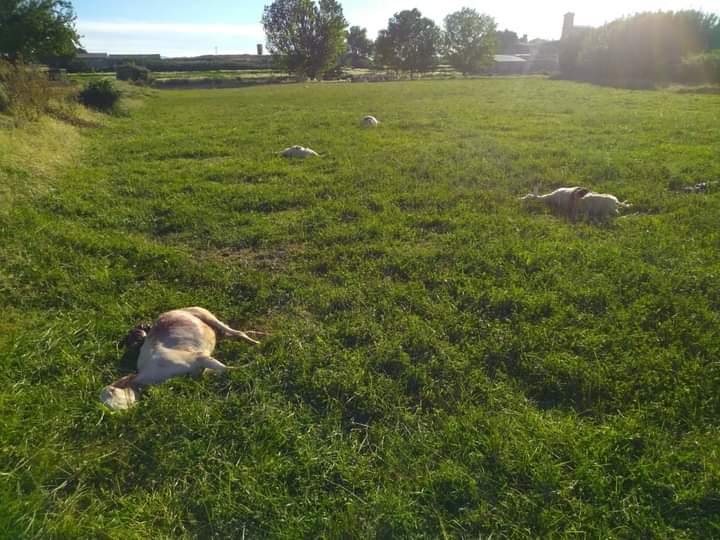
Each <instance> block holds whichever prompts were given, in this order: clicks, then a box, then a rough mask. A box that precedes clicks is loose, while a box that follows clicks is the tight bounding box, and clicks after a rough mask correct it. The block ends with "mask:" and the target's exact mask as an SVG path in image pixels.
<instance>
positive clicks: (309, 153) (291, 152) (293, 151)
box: [280, 145, 320, 158]
mask: <svg viewBox="0 0 720 540" xmlns="http://www.w3.org/2000/svg"><path fill="white" fill-rule="evenodd" d="M280 155H281V156H283V157H289V158H308V157H314V156H319V155H320V154H318V153H317V152H316V151H315V150H311V149H310V148H305V147H304V146H298V145H295V146H291V147H290V148H286V149H285V150H283V151H282V152H280Z"/></svg>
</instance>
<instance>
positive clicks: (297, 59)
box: [262, 0, 347, 79]
mask: <svg viewBox="0 0 720 540" xmlns="http://www.w3.org/2000/svg"><path fill="white" fill-rule="evenodd" d="M262 23H263V26H264V28H265V34H266V36H267V44H268V50H269V51H270V52H271V53H272V54H273V55H274V56H275V58H276V59H277V60H278V61H279V62H280V63H281V64H282V65H283V66H284V67H285V68H286V69H287V70H288V71H290V72H292V73H297V74H299V75H305V76H307V77H309V78H311V79H315V78H317V77H322V75H324V74H325V73H327V72H328V71H330V70H332V69H333V68H335V67H337V65H338V59H339V58H340V57H341V55H342V54H343V53H344V52H345V50H346V41H345V36H346V28H347V21H346V20H345V17H344V16H343V11H342V6H340V4H339V3H338V2H336V1H335V0H319V2H318V3H317V4H316V3H315V2H314V0H275V2H273V3H272V4H271V5H269V6H265V11H264V13H263V18H262Z"/></svg>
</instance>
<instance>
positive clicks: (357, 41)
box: [347, 26, 373, 58]
mask: <svg viewBox="0 0 720 540" xmlns="http://www.w3.org/2000/svg"><path fill="white" fill-rule="evenodd" d="M347 45H348V49H349V50H350V54H352V55H353V56H359V57H361V58H368V57H370V56H372V53H373V42H372V41H371V40H370V39H368V37H367V28H360V27H359V26H351V27H350V31H349V32H348V36H347Z"/></svg>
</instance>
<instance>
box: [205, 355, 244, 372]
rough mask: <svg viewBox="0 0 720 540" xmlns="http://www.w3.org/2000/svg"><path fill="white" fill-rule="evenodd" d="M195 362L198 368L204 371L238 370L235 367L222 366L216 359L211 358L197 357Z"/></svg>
mask: <svg viewBox="0 0 720 540" xmlns="http://www.w3.org/2000/svg"><path fill="white" fill-rule="evenodd" d="M195 362H196V363H197V365H198V366H199V367H203V368H205V369H210V370H213V371H221V372H222V371H228V370H236V369H240V368H237V367H232V366H226V365H225V364H223V363H222V362H221V361H220V360H217V359H216V358H213V357H212V356H199V357H198V358H197V359H196V360H195Z"/></svg>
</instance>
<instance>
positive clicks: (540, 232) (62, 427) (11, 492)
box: [0, 78, 720, 539]
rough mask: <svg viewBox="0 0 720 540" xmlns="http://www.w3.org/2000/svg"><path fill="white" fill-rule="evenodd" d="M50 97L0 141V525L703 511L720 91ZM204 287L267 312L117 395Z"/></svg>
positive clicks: (252, 312)
mask: <svg viewBox="0 0 720 540" xmlns="http://www.w3.org/2000/svg"><path fill="white" fill-rule="evenodd" d="M365 114H374V115H376V116H377V117H378V118H379V119H380V120H381V122H382V124H381V126H380V127H379V128H378V129H375V130H362V129H361V128H360V127H359V120H360V118H361V117H362V116H363V115H365ZM28 129H29V128H28ZM53 129H54V130H55V131H52V130H49V129H48V130H38V132H37V133H35V134H34V135H33V134H30V135H28V134H27V132H23V136H24V137H28V140H30V141H32V137H36V143H35V144H36V145H37V146H36V148H37V154H30V155H27V156H26V157H25V159H24V160H18V159H15V160H13V159H12V155H9V154H7V153H5V154H4V155H2V154H0V194H2V200H1V201H0V242H1V246H2V247H0V292H1V293H2V294H1V295H0V308H1V309H2V313H3V317H2V319H1V320H0V365H2V367H3V369H2V372H1V374H0V537H2V538H73V539H74V538H123V539H126V538H137V539H145V538H196V537H200V538H288V539H290V538H293V539H294V538H468V539H470V538H494V539H497V538H587V539H592V538H617V539H620V538H628V539H630V538H632V539H636V538H667V539H690V538H693V539H708V538H713V537H715V538H719V537H720V426H719V423H718V420H719V419H720V228H719V227H718V225H720V189H718V188H720V185H718V180H720V160H719V159H718V156H720V96H712V95H708V96H700V95H692V94H686V95H680V94H675V93H671V92H632V91H621V90H613V89H607V88H598V87H592V86H589V85H583V84H574V83H568V82H560V81H558V82H553V81H546V80H542V79H537V78H535V79H533V78H529V79H522V78H517V79H512V78H511V79H500V78H497V79H487V80H475V81H445V82H414V83H387V84H374V85H362V84H353V85H349V84H348V85H317V84H316V85H283V86H268V87H257V88H247V89H235V90H215V91H167V92H158V93H156V94H155V95H154V96H149V97H146V98H145V99H144V103H143V105H142V106H141V107H139V108H134V109H132V112H131V114H130V115H129V116H127V117H114V118H108V119H107V120H106V121H105V122H104V125H103V126H102V127H99V128H95V129H85V130H82V131H81V132H80V134H79V135H78V134H77V132H73V133H74V134H71V135H67V134H63V129H65V128H61V127H57V126H55V127H54V128H53ZM72 129H74V128H72ZM19 135H20V132H16V133H15V132H14V133H10V134H9V135H8V133H0V142H2V141H3V139H2V137H5V138H6V139H7V138H8V137H9V140H15V141H19V140H20V139H19V138H18V137H19ZM43 137H44V139H43ZM37 141H39V142H37ZM50 143H53V144H56V145H58V148H56V149H55V150H53V151H52V152H49V151H43V149H44V148H47V144H50ZM28 144H30V142H29V143H28ZM292 144H302V145H306V146H310V147H311V148H313V149H315V150H317V151H318V152H320V153H321V154H322V156H321V157H320V158H318V159H314V160H308V161H304V162H300V161H293V162H290V161H285V160H283V159H282V158H279V157H277V156H276V155H275V154H274V152H276V151H278V150H281V149H282V148H284V147H286V146H289V145H292ZM17 152H19V150H17ZM18 155H20V154H18V153H16V154H15V156H16V158H17V156H18ZM32 155H36V156H37V157H35V158H33V157H32ZM701 181H707V182H715V184H714V186H711V188H714V189H711V190H710V192H709V193H708V194H686V193H682V192H681V191H677V190H670V189H668V187H669V186H673V187H677V186H683V185H692V184H695V183H697V182H701ZM536 184H541V185H542V187H543V189H544V190H549V189H551V188H554V187H558V186H562V185H584V186H587V187H589V188H592V189H594V190H596V191H603V192H610V193H614V194H615V195H617V196H618V197H619V198H620V199H621V200H624V199H629V200H630V201H631V202H632V203H633V204H634V208H633V210H632V212H630V214H631V215H629V216H627V217H625V218H622V219H619V220H616V221H615V222H614V223H612V224H608V225H595V224H591V223H584V222H579V223H572V222H569V221H566V220H564V219H561V218H559V217H556V216H553V215H550V214H549V213H547V212H546V211H545V210H544V209H542V208H534V207H527V206H523V205H522V204H521V203H520V202H519V201H518V200H517V199H518V197H519V196H521V195H524V194H525V193H527V192H528V191H531V190H532V188H533V186H535V185H536ZM190 305H201V306H204V307H207V308H209V309H211V310H212V311H213V312H215V313H216V314H217V315H218V316H219V317H220V318H222V319H224V320H227V321H229V322H230V323H231V324H233V325H234V326H235V327H240V328H246V329H265V330H268V331H270V332H272V336H271V337H269V338H267V339H265V340H264V343H263V344H262V346H261V347H257V348H251V347H249V346H247V345H245V344H242V343H233V342H227V341H224V342H221V343H220V345H219V349H218V351H217V357H218V358H219V359H221V360H223V361H225V362H226V363H228V364H231V365H238V366H247V367H246V368H245V369H243V370H242V371H238V372H234V373H231V374H224V375H219V376H209V377H206V378H203V379H200V380H194V379H176V380H173V381H171V382H169V383H167V384H165V385H164V386H161V387H157V388H153V389H151V390H150V391H149V392H148V393H147V394H146V396H145V397H144V399H143V400H142V401H141V403H140V404H139V405H138V406H137V407H135V408H133V409H131V410H129V411H127V412H125V413H110V412H109V411H107V410H105V409H104V408H103V407H102V406H101V405H100V404H99V402H98V395H99V392H100V389H101V388H102V387H103V386H104V385H105V384H108V383H109V382H111V381H113V380H115V379H117V378H118V377H120V376H121V375H124V374H126V373H128V372H129V371H130V370H131V369H132V368H133V367H134V364H133V359H132V358H128V357H127V356H126V355H124V351H123V350H122V348H121V346H120V345H119V342H120V341H121V340H122V339H123V338H124V336H125V334H126V332H127V331H128V329H129V328H131V327H132V326H134V325H135V324H136V323H138V322H141V321H151V320H152V319H153V317H155V316H157V315H158V314H159V313H160V312H162V311H164V310H167V309H171V308H176V307H184V306H190Z"/></svg>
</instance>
